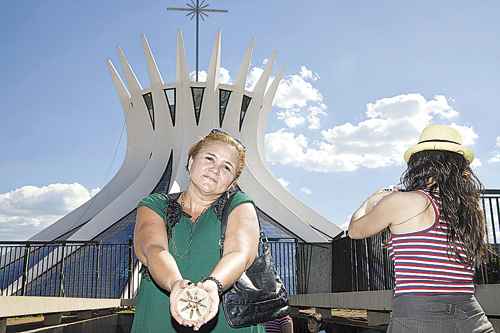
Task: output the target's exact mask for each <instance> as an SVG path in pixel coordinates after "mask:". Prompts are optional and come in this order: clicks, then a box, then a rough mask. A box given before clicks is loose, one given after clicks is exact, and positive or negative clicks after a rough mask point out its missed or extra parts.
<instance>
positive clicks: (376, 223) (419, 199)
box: [348, 190, 434, 239]
mask: <svg viewBox="0 0 500 333" xmlns="http://www.w3.org/2000/svg"><path fill="white" fill-rule="evenodd" d="M428 207H429V203H428V199H427V198H426V197H425V196H424V195H422V194H418V193H417V192H398V191H395V192H387V191H384V190H381V191H378V192H375V193H374V194H372V195H371V196H370V197H369V198H368V199H366V201H365V202H363V204H362V205H361V207H359V208H358V210H357V211H356V212H355V213H354V214H353V215H352V217H351V222H350V224H349V230H348V234H349V237H351V238H353V239H362V238H367V237H370V236H373V235H375V234H377V233H379V232H381V231H382V230H384V229H385V228H387V227H389V228H391V230H393V231H394V229H395V228H397V229H399V230H397V231H398V232H403V233H404V232H408V231H415V230H411V228H416V229H417V230H418V229H419V227H420V226H421V225H424V224H426V223H428V222H427V221H431V219H433V218H434V215H433V212H432V210H428ZM423 213H425V214H423ZM429 214H431V215H429ZM431 222H432V221H431ZM398 226H400V227H398ZM420 229H421V228H420Z"/></svg>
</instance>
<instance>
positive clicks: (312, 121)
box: [307, 104, 326, 130]
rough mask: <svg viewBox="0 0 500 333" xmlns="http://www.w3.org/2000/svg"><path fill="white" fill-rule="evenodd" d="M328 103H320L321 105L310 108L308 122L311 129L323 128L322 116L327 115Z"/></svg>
mask: <svg viewBox="0 0 500 333" xmlns="http://www.w3.org/2000/svg"><path fill="white" fill-rule="evenodd" d="M325 109H326V105H324V104H320V105H319V106H311V107H309V108H308V110H307V111H308V114H307V123H308V128H309V129H311V130H312V129H320V128H321V118H320V117H322V116H326V112H325Z"/></svg>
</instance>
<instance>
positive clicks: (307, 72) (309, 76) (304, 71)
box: [299, 66, 319, 81]
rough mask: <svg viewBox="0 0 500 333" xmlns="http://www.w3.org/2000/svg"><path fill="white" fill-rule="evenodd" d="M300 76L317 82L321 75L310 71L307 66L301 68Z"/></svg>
mask: <svg viewBox="0 0 500 333" xmlns="http://www.w3.org/2000/svg"><path fill="white" fill-rule="evenodd" d="M299 74H300V76H301V77H302V78H303V79H305V80H312V81H317V80H318V79H319V75H318V74H316V73H314V72H313V71H312V70H310V69H308V68H307V67H306V66H300V73H299Z"/></svg>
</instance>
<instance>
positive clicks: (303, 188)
mask: <svg viewBox="0 0 500 333" xmlns="http://www.w3.org/2000/svg"><path fill="white" fill-rule="evenodd" d="M300 191H301V192H302V193H305V194H307V195H311V194H312V191H311V190H310V189H309V188H307V187H301V188H300Z"/></svg>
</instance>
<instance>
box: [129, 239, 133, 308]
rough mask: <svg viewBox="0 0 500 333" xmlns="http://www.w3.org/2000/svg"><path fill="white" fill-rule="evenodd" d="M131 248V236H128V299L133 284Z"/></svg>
mask: <svg viewBox="0 0 500 333" xmlns="http://www.w3.org/2000/svg"><path fill="white" fill-rule="evenodd" d="M132 250H133V243H132V238H129V240H128V298H129V299H130V298H131V297H130V295H131V294H132V292H131V289H132V285H133V282H134V281H133V274H134V272H133V267H132Z"/></svg>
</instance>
